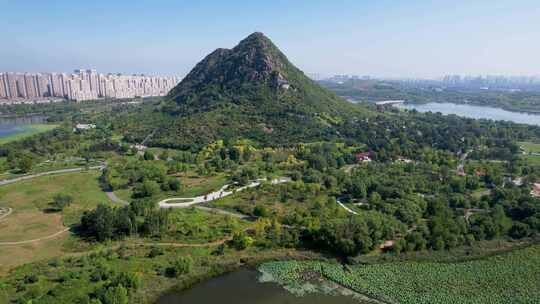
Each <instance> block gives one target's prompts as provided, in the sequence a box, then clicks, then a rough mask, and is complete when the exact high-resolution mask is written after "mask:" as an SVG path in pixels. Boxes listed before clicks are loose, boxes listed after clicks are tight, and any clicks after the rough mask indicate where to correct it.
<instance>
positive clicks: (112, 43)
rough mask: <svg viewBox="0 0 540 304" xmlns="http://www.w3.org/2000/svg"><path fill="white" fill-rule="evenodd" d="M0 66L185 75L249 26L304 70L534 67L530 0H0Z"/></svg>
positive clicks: (534, 18) (535, 12) (537, 23)
mask: <svg viewBox="0 0 540 304" xmlns="http://www.w3.org/2000/svg"><path fill="white" fill-rule="evenodd" d="M0 8H1V10H0V26H1V28H2V30H1V31H0V41H2V43H1V47H0V71H71V70H73V69H75V68H78V67H92V68H96V69H98V70H99V71H101V72H125V73H135V72H142V73H151V74H164V75H185V74H186V73H187V72H189V70H190V69H191V68H192V67H193V66H194V65H195V64H196V63H197V62H198V61H199V60H201V59H202V58H203V57H204V56H205V55H206V54H207V53H209V52H211V51H212V50H214V49H215V48H218V47H228V48H229V47H233V46H234V45H235V44H236V43H237V42H238V41H239V40H241V39H242V38H243V37H245V36H247V35H248V34H250V33H251V32H254V31H262V32H264V33H265V34H267V36H269V37H270V38H271V39H272V40H273V41H274V42H275V43H276V44H277V45H278V46H279V47H280V48H281V49H282V50H283V51H284V52H285V53H286V54H287V55H288V57H289V59H291V61H292V62H293V63H295V64H296V65H297V66H298V67H300V68H301V69H303V70H304V71H306V72H308V73H320V74H322V75H327V74H341V73H346V74H359V75H374V76H384V77H435V76H439V75H443V74H450V73H458V74H507V75H538V74H540V34H539V29H540V3H539V2H538V0H513V1H510V0H491V1H487V0H455V1H449V0H448V1H447V0H445V1H442V0H431V1H424V0H407V1H390V0H378V1H363V0H333V1H330V0H327V1H322V0H273V1H253V0H251V1H240V0H238V1H235V0H227V1H225V0H220V1H217V0H216V1H208V0H198V1H182V0H176V1H172V0H154V1H151V0H131V1H125V0H116V1H113V0H109V1H104V0H93V1H90V0H87V1H73V0H70V1H68V0H0Z"/></svg>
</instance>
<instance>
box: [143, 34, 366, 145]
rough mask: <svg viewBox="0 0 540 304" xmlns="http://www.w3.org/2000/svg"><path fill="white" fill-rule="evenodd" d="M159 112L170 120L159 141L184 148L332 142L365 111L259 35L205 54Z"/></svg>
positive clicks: (157, 139)
mask: <svg viewBox="0 0 540 304" xmlns="http://www.w3.org/2000/svg"><path fill="white" fill-rule="evenodd" d="M162 111H163V112H165V113H166V114H167V115H170V116H171V117H172V118H173V119H172V122H171V123H169V124H167V126H165V127H164V128H163V130H161V131H160V132H158V134H159V135H158V136H157V138H155V139H154V141H157V142H158V143H159V144H161V145H170V146H186V147H187V146H188V145H194V144H195V145H197V144H198V145H204V144H206V143H208V142H212V141H215V140H217V139H236V138H249V139H253V140H255V141H257V142H260V143H262V144H274V145H275V144H277V145H281V144H282V145H287V144H292V143H296V142H299V141H310V140H328V139H332V138H334V137H336V136H337V134H338V132H337V131H336V126H337V125H339V124H340V123H341V122H343V121H344V120H346V119H348V118H350V117H352V116H353V115H356V114H359V113H360V112H359V111H360V110H359V107H357V106H355V105H352V104H350V103H348V102H347V101H345V100H343V99H341V98H340V97H338V96H337V95H335V94H334V93H332V92H330V91H328V90H327V89H324V88H322V87H321V86H319V85H318V84H317V83H316V82H314V81H312V80H311V79H309V78H308V77H306V76H305V75H304V73H303V72H302V71H300V70H299V69H298V68H296V67H295V66H294V65H293V64H292V63H291V62H290V61H289V60H288V59H287V57H286V56H285V55H284V54H283V53H282V52H281V51H280V50H279V49H278V48H277V47H276V46H275V45H274V44H273V43H272V41H271V40H270V39H268V38H267V37H266V36H264V35H263V34H262V33H254V34H251V35H250V36H248V37H247V38H245V39H244V40H242V41H241V42H240V43H239V44H238V45H237V46H236V47H234V48H233V49H217V50H215V51H214V52H212V53H211V54H210V55H208V56H207V57H206V58H204V59H203V60H202V61H201V62H200V63H198V64H197V65H196V66H195V68H194V69H193V70H192V71H191V72H190V73H189V74H188V75H187V76H186V77H185V79H184V80H183V81H182V82H181V83H180V84H178V86H177V87H176V88H174V89H173V90H171V92H170V93H169V95H168V96H167V100H166V102H165V104H164V105H163V107H162Z"/></svg>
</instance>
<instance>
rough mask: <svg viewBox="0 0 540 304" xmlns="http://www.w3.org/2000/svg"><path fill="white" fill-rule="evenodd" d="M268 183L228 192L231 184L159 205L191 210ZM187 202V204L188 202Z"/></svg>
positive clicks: (279, 180) (276, 181)
mask: <svg viewBox="0 0 540 304" xmlns="http://www.w3.org/2000/svg"><path fill="white" fill-rule="evenodd" d="M264 181H266V179H258V180H256V181H253V182H251V183H249V184H248V185H245V186H242V187H240V188H237V189H235V190H231V191H227V189H228V188H229V187H230V186H231V185H230V184H228V185H225V186H223V187H221V189H219V190H218V191H215V192H211V193H208V194H206V195H199V196H196V197H172V198H167V199H164V200H161V201H159V202H158V205H159V207H160V208H189V207H191V206H195V205H198V204H202V203H208V202H211V201H214V200H217V199H220V198H223V197H226V196H229V195H231V194H234V193H236V192H240V191H243V190H246V189H249V188H255V187H258V186H259V185H261V183H262V182H264ZM290 181H291V179H290V178H288V177H281V178H277V179H273V180H271V181H270V184H272V185H277V184H283V183H288V182H290ZM174 201H183V202H180V203H173V202H174ZM186 201H187V202H186Z"/></svg>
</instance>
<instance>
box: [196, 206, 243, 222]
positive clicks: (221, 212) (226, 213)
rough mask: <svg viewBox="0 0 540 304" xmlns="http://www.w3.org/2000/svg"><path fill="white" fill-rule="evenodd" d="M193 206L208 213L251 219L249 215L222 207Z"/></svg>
mask: <svg viewBox="0 0 540 304" xmlns="http://www.w3.org/2000/svg"><path fill="white" fill-rule="evenodd" d="M195 208H197V209H199V210H203V211H206V212H209V213H215V214H221V215H228V216H232V217H235V218H237V219H241V220H251V219H252V218H253V217H252V216H250V215H245V214H240V213H235V212H231V211H227V210H223V209H218V208H210V207H203V206H197V207H195Z"/></svg>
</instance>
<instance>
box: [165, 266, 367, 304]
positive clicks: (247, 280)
mask: <svg viewBox="0 0 540 304" xmlns="http://www.w3.org/2000/svg"><path fill="white" fill-rule="evenodd" d="M258 276H259V272H258V271H256V270H250V269H242V270H239V271H236V272H231V273H228V274H225V275H223V276H220V277H217V278H214V279H211V280H208V281H205V282H202V283H199V284H197V285H195V286H194V287H192V288H191V289H188V290H185V291H179V292H171V293H167V294H165V295H164V296H162V297H161V298H160V299H159V300H158V302H157V304H193V303H219V304H336V303H339V304H359V303H361V302H360V301H358V300H355V299H353V298H352V297H349V296H331V295H323V294H310V295H306V296H303V297H298V296H295V295H293V294H291V293H289V292H288V291H286V290H285V289H284V288H283V287H281V286H279V285H278V284H276V283H259V281H258Z"/></svg>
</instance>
